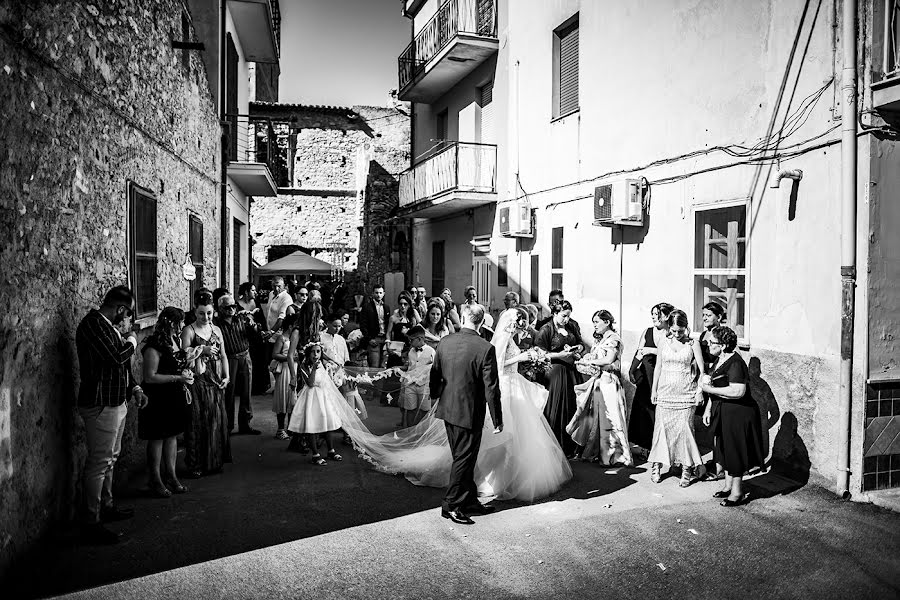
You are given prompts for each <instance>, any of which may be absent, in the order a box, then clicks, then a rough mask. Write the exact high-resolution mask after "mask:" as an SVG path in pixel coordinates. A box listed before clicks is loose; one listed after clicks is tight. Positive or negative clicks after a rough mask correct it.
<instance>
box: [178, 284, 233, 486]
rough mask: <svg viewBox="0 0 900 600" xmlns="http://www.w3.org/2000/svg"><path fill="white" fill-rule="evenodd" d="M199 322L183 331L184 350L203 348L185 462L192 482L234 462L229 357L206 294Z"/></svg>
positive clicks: (198, 311)
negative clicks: (228, 407)
mask: <svg viewBox="0 0 900 600" xmlns="http://www.w3.org/2000/svg"><path fill="white" fill-rule="evenodd" d="M194 314H195V316H196V317H197V320H196V321H195V322H194V323H192V324H190V325H188V326H187V327H185V328H184V329H182V330H181V348H182V349H183V350H184V351H185V352H188V351H190V350H191V348H200V350H199V353H200V354H199V356H198V358H197V360H196V361H194V362H195V364H194V384H193V385H192V386H191V418H190V424H189V426H188V428H187V431H185V436H184V441H185V453H184V462H185V464H186V465H187V468H188V471H189V473H190V476H191V477H192V478H195V479H196V478H198V477H202V476H203V475H205V474H209V473H219V472H221V471H222V467H223V465H224V463H227V462H228V463H230V462H231V439H230V436H229V435H228V416H227V413H226V412H225V387H226V386H227V385H228V357H227V356H226V354H225V346H224V344H223V342H222V330H221V329H219V328H218V327H217V326H216V325H213V323H212V315H213V307H212V294H203V295H201V297H200V304H198V305H197V308H195V309H194Z"/></svg>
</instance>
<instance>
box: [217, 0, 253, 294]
mask: <svg viewBox="0 0 900 600" xmlns="http://www.w3.org/2000/svg"><path fill="white" fill-rule="evenodd" d="M225 3H226V0H219V132H220V137H221V139H222V157H221V160H222V168H221V184H220V185H219V200H220V202H219V204H220V206H219V210H221V211H222V218H221V219H220V222H219V244H220V251H219V286H220V287H224V286H225V281H226V279H225V274H226V273H227V272H228V236H227V235H226V233H225V232H226V231H227V229H228V223H227V222H226V220H227V218H228V216H227V215H228V159H229V158H230V156H229V153H230V146H229V147H228V148H226V147H225V136H224V135H221V132H222V131H223V129H222V128H223V127H224V126H225V111H226V110H227V108H226V107H227V104H226V103H225V92H226V90H225V79H226V74H227V69H226V65H225V60H226V58H227V57H228V51H227V49H226V48H225V40H226V38H225V26H226V22H227V17H226V13H225V10H226V6H225ZM234 133H235V132H230V135H234ZM229 139H230V137H229ZM248 225H249V223H248ZM233 291H234V290H232V292H233Z"/></svg>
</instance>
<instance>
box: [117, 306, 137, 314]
mask: <svg viewBox="0 0 900 600" xmlns="http://www.w3.org/2000/svg"><path fill="white" fill-rule="evenodd" d="M119 307H120V308H124V309H125V316H126V317H130V316H132V315H133V314H134V311H133V310H131V307H129V306H125V305H124V304H120V305H119Z"/></svg>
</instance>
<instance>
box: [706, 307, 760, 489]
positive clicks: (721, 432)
mask: <svg viewBox="0 0 900 600" xmlns="http://www.w3.org/2000/svg"><path fill="white" fill-rule="evenodd" d="M736 346H737V334H735V333H734V331H732V330H731V329H730V328H729V327H725V326H721V325H720V326H719V327H716V328H715V329H713V331H712V335H711V336H710V337H709V349H710V353H711V354H712V355H713V356H714V357H715V358H716V362H715V363H714V365H713V366H712V368H711V369H710V373H709V374H708V375H705V376H703V377H702V378H701V380H700V387H701V389H702V390H703V391H704V392H706V393H707V394H709V397H710V403H709V405H708V406H707V409H706V411H705V413H704V415H703V421H704V423H706V424H707V426H709V427H710V428H711V429H712V430H713V431H714V432H715V435H716V452H717V454H718V456H719V457H720V458H721V461H722V466H723V467H724V468H725V486H724V487H723V489H722V490H721V491H718V492H716V493H715V494H713V496H714V497H715V498H722V499H723V500H722V503H721V504H722V506H737V505H739V504H741V503H743V502H744V500H745V499H746V496H745V495H744V493H743V488H742V486H743V476H744V473H746V472H747V471H749V470H750V469H752V468H753V467H762V466H763V462H764V461H765V458H766V452H765V450H764V449H763V443H762V427H761V424H760V416H759V406H758V405H757V404H756V401H755V400H754V399H753V396H752V395H751V393H750V373H749V370H748V369H747V363H745V362H744V359H743V358H741V355H740V354H737V353H736V352H735V348H736Z"/></svg>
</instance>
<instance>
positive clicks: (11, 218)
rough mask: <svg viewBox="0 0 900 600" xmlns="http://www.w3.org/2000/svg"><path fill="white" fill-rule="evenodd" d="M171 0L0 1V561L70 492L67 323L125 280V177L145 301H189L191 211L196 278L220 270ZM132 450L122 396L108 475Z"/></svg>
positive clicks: (205, 165)
mask: <svg viewBox="0 0 900 600" xmlns="http://www.w3.org/2000/svg"><path fill="white" fill-rule="evenodd" d="M185 10H186V9H185V5H184V3H183V2H181V1H179V0H153V1H151V2H134V1H133V0H107V1H105V2H95V3H90V2H85V1H81V0H72V1H71V2H33V3H24V2H20V3H2V4H0V69H2V70H0V140H3V143H2V144H0V148H2V150H0V162H2V164H3V168H2V169H0V236H2V239H3V240H4V242H3V244H0V264H2V265H3V270H2V275H0V279H2V281H0V305H2V306H3V307H4V311H3V314H2V316H0V355H2V356H3V357H4V360H3V363H2V368H0V507H2V514H3V518H2V520H0V571H4V570H5V569H6V568H7V567H9V566H11V565H13V559H14V558H15V557H16V556H20V555H22V554H23V553H24V552H26V551H27V550H28V549H29V547H30V546H31V545H32V544H33V543H34V541H35V540H36V539H37V538H38V537H39V536H40V535H41V534H43V533H44V532H46V531H47V530H48V529H49V528H50V527H51V526H53V524H54V523H59V522H63V521H66V520H68V519H70V518H71V517H72V516H73V513H74V511H75V509H76V508H77V507H78V506H79V504H80V503H79V500H80V489H79V486H80V482H79V480H78V475H79V474H80V471H81V465H82V463H83V460H84V444H83V427H82V424H81V420H80V418H79V417H77V413H76V411H75V408H74V399H75V396H76V393H77V389H78V362H77V355H76V348H75V341H74V336H75V328H76V327H77V325H78V323H79V321H80V319H81V318H82V317H83V316H84V315H85V314H86V313H87V312H88V310H89V309H91V308H92V307H95V306H97V305H98V304H99V302H100V300H101V299H102V296H103V294H104V293H105V292H106V290H108V289H109V288H111V287H113V286H115V285H119V284H125V283H133V282H132V281H131V280H132V278H133V273H130V268H129V264H130V256H129V252H130V250H129V248H130V245H129V242H130V240H129V237H130V236H131V235H132V234H131V233H130V232H129V221H130V218H131V216H132V215H130V214H129V190H130V189H131V188H132V187H133V186H139V187H140V188H142V189H144V190H146V192H147V193H148V194H149V195H151V197H153V198H155V204H156V251H157V285H156V303H157V304H156V307H157V308H162V307H164V306H167V305H175V306H181V307H184V306H187V305H188V302H189V300H188V295H189V294H188V290H189V283H188V282H187V281H185V280H184V279H183V278H182V273H181V264H182V263H183V262H184V259H185V256H186V254H187V252H188V241H189V233H188V227H189V221H190V220H191V218H192V217H193V218H194V219H195V220H199V221H200V222H201V223H202V224H203V225H205V227H206V232H207V233H206V235H205V236H204V237H203V239H202V241H200V243H201V244H202V247H203V259H204V264H203V266H204V268H203V274H204V277H205V281H206V283H207V284H209V285H212V284H214V283H215V282H216V280H217V277H218V272H217V271H218V265H219V260H218V258H219V254H218V246H219V236H218V223H220V218H221V217H220V214H219V191H218V185H217V181H218V169H219V156H220V129H219V123H218V119H217V116H216V111H215V107H214V104H213V101H212V97H211V94H210V90H209V84H208V82H207V78H206V76H205V70H204V66H203V63H202V60H201V58H200V57H199V54H198V53H197V52H190V51H182V50H175V49H173V48H172V47H171V43H170V39H171V38H172V36H173V35H175V36H176V37H179V34H180V33H181V32H182V31H183V27H184V26H185V23H187V24H189V23H190V18H189V15H186V14H184V13H183V11H185ZM175 32H178V33H177V34H176V33H175ZM142 226H148V223H142ZM151 305H152V304H151ZM153 313H154V314H153V315H152V316H148V317H147V318H145V319H143V320H141V321H140V323H141V325H142V326H143V327H144V331H143V332H142V334H144V335H145V334H146V333H148V332H149V331H152V326H153V324H154V322H155V310H154V311H153ZM134 371H135V374H136V376H137V377H140V375H139V371H138V364H137V361H136V362H135V365H134ZM143 461H144V457H143V444H139V443H138V440H137V435H136V410H134V409H133V408H131V409H130V411H129V418H128V426H127V429H126V432H125V438H124V443H123V454H122V456H121V457H120V461H119V464H118V465H117V469H116V475H117V480H123V479H125V478H126V477H127V475H128V470H129V467H130V466H132V465H140V464H143Z"/></svg>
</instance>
